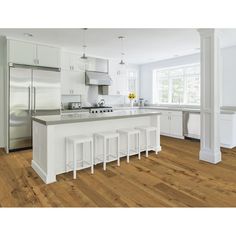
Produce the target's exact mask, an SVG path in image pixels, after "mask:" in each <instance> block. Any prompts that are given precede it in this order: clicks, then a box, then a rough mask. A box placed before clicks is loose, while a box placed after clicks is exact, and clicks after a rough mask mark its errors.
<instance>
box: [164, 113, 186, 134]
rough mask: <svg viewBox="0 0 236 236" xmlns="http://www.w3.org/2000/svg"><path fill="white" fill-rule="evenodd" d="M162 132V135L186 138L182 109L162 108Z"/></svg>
mask: <svg viewBox="0 0 236 236" xmlns="http://www.w3.org/2000/svg"><path fill="white" fill-rule="evenodd" d="M160 112H161V113H162V115H161V118H160V121H161V122H160V123H161V124H160V125H161V127H160V132H161V134H162V135H165V136H170V137H175V138H184V136H183V114H182V111H166V110H161V111H160Z"/></svg>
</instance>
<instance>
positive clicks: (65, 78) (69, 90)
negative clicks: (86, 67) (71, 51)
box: [61, 70, 86, 95]
mask: <svg viewBox="0 0 236 236" xmlns="http://www.w3.org/2000/svg"><path fill="white" fill-rule="evenodd" d="M85 89H86V88H85V72H84V71H82V70H80V71H68V70H62V71H61V93H62V94H63V95H83V94H85Z"/></svg>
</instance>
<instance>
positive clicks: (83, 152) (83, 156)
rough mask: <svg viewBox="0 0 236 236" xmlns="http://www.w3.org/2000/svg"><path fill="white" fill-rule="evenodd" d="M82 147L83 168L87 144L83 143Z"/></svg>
mask: <svg viewBox="0 0 236 236" xmlns="http://www.w3.org/2000/svg"><path fill="white" fill-rule="evenodd" d="M81 146H82V167H84V159H85V143H82V144H81Z"/></svg>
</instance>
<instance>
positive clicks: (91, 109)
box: [82, 106, 113, 113]
mask: <svg viewBox="0 0 236 236" xmlns="http://www.w3.org/2000/svg"><path fill="white" fill-rule="evenodd" d="M82 109H88V110H89V112H90V113H104V112H113V109H112V107H110V106H93V107H82Z"/></svg>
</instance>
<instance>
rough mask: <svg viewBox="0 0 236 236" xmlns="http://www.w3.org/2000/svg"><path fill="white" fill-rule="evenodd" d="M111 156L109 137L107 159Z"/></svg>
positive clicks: (108, 140)
mask: <svg viewBox="0 0 236 236" xmlns="http://www.w3.org/2000/svg"><path fill="white" fill-rule="evenodd" d="M109 157H110V139H107V159H108V161H109Z"/></svg>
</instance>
